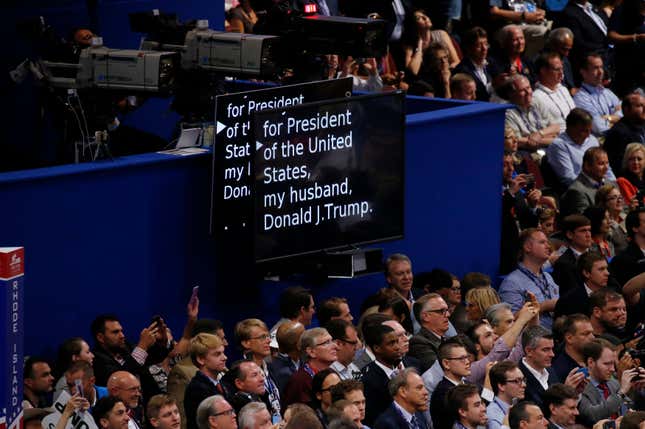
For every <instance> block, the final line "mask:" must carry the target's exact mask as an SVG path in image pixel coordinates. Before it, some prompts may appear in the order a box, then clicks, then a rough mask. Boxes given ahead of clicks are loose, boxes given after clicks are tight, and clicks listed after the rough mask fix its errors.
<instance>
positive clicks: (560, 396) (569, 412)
mask: <svg viewBox="0 0 645 429" xmlns="http://www.w3.org/2000/svg"><path fill="white" fill-rule="evenodd" d="M577 404H578V392H576V390H575V389H574V388H573V387H571V386H565V385H564V384H561V383H558V384H554V385H552V386H549V388H548V389H547V391H546V393H545V395H544V416H545V417H546V418H547V419H548V420H549V425H548V426H547V429H563V428H568V427H571V426H573V425H575V424H576V416H577V415H578V407H577Z"/></svg>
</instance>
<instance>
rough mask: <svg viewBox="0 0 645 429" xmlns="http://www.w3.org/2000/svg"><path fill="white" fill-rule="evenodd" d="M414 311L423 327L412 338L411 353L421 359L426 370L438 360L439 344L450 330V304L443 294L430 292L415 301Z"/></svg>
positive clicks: (422, 368) (423, 369) (422, 369)
mask: <svg viewBox="0 0 645 429" xmlns="http://www.w3.org/2000/svg"><path fill="white" fill-rule="evenodd" d="M414 313H415V317H416V318H417V320H419V322H420V323H421V329H420V330H419V332H418V333H417V334H416V335H414V336H413V337H412V338H411V339H410V352H409V354H410V356H412V357H415V358H417V359H419V361H421V371H426V370H427V369H428V368H430V367H431V366H432V364H433V363H434V362H435V360H437V352H438V350H439V344H441V340H442V338H443V337H444V336H445V334H446V332H447V331H448V326H449V321H448V318H449V317H450V314H449V310H448V304H446V301H444V300H443V298H442V297H441V295H439V294H437V293H429V294H427V295H424V296H422V297H421V298H419V299H418V300H417V302H415V303H414Z"/></svg>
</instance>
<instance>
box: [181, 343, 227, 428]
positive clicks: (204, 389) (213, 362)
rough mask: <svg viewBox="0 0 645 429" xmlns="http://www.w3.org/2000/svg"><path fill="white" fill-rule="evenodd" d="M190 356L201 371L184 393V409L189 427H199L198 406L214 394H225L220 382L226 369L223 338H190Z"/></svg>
mask: <svg viewBox="0 0 645 429" xmlns="http://www.w3.org/2000/svg"><path fill="white" fill-rule="evenodd" d="M190 357H191V359H192V361H193V363H194V364H195V366H196V367H197V368H199V371H197V373H196V374H195V376H194V377H193V378H192V380H190V383H188V386H187V387H186V393H185V395H184V410H185V411H186V420H187V428H188V429H197V421H196V415H197V407H198V406H199V404H200V403H201V402H202V401H203V400H204V399H206V398H208V397H209V396H212V395H216V394H220V395H223V394H224V388H223V386H222V384H221V383H220V378H221V374H222V373H223V372H224V371H226V355H225V354H224V344H223V343H222V340H221V339H220V338H219V337H218V336H217V335H213V334H206V333H202V334H198V335H197V336H195V338H193V339H192V340H190Z"/></svg>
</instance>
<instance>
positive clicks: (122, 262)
mask: <svg viewBox="0 0 645 429" xmlns="http://www.w3.org/2000/svg"><path fill="white" fill-rule="evenodd" d="M412 103H414V105H415V107H416V108H415V109H414V111H415V112H417V113H413V114H410V115H408V116H407V127H406V178H405V180H406V191H405V193H406V194H405V199H406V207H405V210H406V211H405V239H403V240H398V241H395V242H390V243H384V244H383V245H382V246H378V247H383V248H384V253H385V254H388V253H391V252H404V253H407V254H409V255H410V256H411V258H412V259H413V262H414V269H415V271H422V270H429V269H432V268H434V267H443V268H445V269H447V270H450V271H452V272H454V273H455V274H457V275H463V274H464V273H466V272H467V271H471V270H478V271H483V272H486V273H488V274H490V275H495V274H496V271H497V265H498V255H499V231H500V228H499V223H500V222H499V219H500V204H501V203H500V196H501V193H500V186H501V168H500V165H501V152H502V138H503V121H504V107H503V106H496V105H491V104H482V103H473V104H467V103H458V102H447V101H442V100H432V99H424V100H421V99H414V100H413V101H412ZM437 105H439V106H440V107H439V109H436V107H437ZM424 106H425V110H426V112H425V113H419V112H422V111H423V110H424ZM210 168H211V157H210V154H204V155H197V156H192V157H187V158H181V157H177V158H176V157H170V156H168V155H160V154H146V155H137V156H132V157H125V158H121V159H117V160H115V161H113V162H111V161H103V162H100V163H96V164H82V165H70V166H61V167H53V168H47V169H39V170H26V171H21V172H13V173H4V174H0V201H2V202H3V207H5V208H8V207H12V210H11V211H9V210H6V209H5V210H3V211H2V214H1V215H0V245H4V246H24V247H25V261H26V285H27V287H26V290H25V351H26V353H28V354H29V353H45V354H51V353H53V348H54V347H56V346H57V345H58V344H59V343H60V342H61V341H62V340H63V339H65V338H67V337H70V336H75V335H81V336H83V337H86V338H88V339H89V324H90V322H91V320H92V319H93V318H94V317H95V316H96V315H97V314H98V313H101V312H115V313H117V314H118V315H119V316H120V317H121V318H122V321H123V325H124V327H125V328H126V335H127V336H128V338H129V339H130V340H131V341H135V342H136V340H137V339H138V334H139V332H140V330H141V329H142V328H143V327H144V326H147V324H148V323H149V321H150V318H151V316H152V315H153V314H157V313H160V314H163V315H164V317H165V318H166V320H167V321H168V323H169V325H170V327H171V328H172V329H173V332H174V333H175V335H176V336H179V335H181V329H182V326H183V323H184V319H185V306H186V303H187V300H188V298H189V296H190V292H191V288H192V286H193V285H195V284H200V286H201V289H200V299H201V303H202V306H201V314H200V315H201V316H202V317H215V316H216V317H218V318H221V319H222V320H224V322H225V324H226V327H227V329H228V330H229V335H231V334H232V332H231V331H230V330H231V328H232V326H233V324H234V322H235V321H238V320H240V319H242V318H245V317H260V318H262V319H264V320H266V321H267V323H269V324H271V323H273V322H275V321H276V320H277V318H278V314H277V298H278V294H279V292H280V291H281V290H282V289H283V288H284V287H286V286H287V285H289V284H305V285H306V286H309V287H312V288H313V289H314V292H315V295H316V299H318V300H320V299H323V298H326V297H329V296H334V295H340V296H346V297H347V298H348V299H349V301H350V304H351V307H352V310H353V312H354V314H357V313H358V309H359V306H360V303H361V301H362V299H363V298H364V297H365V296H366V295H367V294H369V293H372V292H374V291H375V290H377V289H378V288H379V287H381V286H383V284H384V281H383V276H382V274H373V275H368V276H364V277H360V278H356V279H351V280H320V281H318V282H314V281H313V280H312V279H307V278H303V277H296V278H293V279H290V280H288V281H283V282H268V281H263V282H258V283H257V284H240V283H241V282H235V280H233V281H229V282H227V284H215V280H214V279H215V273H214V269H213V266H214V263H213V261H214V258H215V256H214V251H213V249H214V243H213V242H212V240H211V238H210V237H209V236H208V233H207V232H208V214H209V192H210ZM249 245H251V243H249ZM228 269H230V270H231V271H232V272H233V273H235V272H236V270H237V271H239V270H247V269H248V267H239V266H231V267H228ZM230 277H231V276H229V278H230ZM232 278H233V279H234V278H235V276H232Z"/></svg>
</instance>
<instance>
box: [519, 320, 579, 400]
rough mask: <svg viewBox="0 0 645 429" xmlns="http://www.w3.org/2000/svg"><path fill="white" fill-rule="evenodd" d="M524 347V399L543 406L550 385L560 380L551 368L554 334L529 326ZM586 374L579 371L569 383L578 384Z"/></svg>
mask: <svg viewBox="0 0 645 429" xmlns="http://www.w3.org/2000/svg"><path fill="white" fill-rule="evenodd" d="M522 347H523V348H524V355H525V357H524V358H523V359H522V360H521V361H520V363H519V367H520V370H521V371H522V373H523V374H524V377H525V378H526V390H525V391H524V399H525V400H527V401H531V402H534V403H535V404H537V405H538V406H540V408H542V396H543V395H544V392H545V391H546V390H547V389H548V388H549V386H550V385H552V384H555V383H559V382H560V380H559V379H558V376H557V375H556V374H555V371H554V370H553V369H552V368H551V360H552V359H553V356H554V354H553V335H552V334H551V331H549V330H548V329H545V328H543V327H542V326H529V327H528V328H526V329H525V330H524V333H523V334H522ZM584 380H585V376H584V374H582V373H577V374H575V375H573V376H571V377H569V379H568V380H567V384H571V385H574V386H578V385H579V384H580V383H582V382H584Z"/></svg>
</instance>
